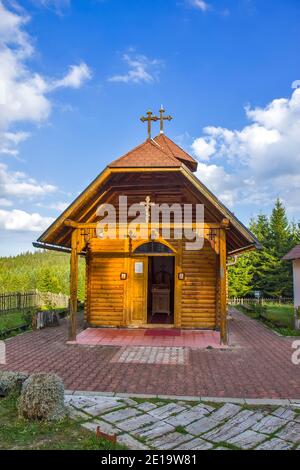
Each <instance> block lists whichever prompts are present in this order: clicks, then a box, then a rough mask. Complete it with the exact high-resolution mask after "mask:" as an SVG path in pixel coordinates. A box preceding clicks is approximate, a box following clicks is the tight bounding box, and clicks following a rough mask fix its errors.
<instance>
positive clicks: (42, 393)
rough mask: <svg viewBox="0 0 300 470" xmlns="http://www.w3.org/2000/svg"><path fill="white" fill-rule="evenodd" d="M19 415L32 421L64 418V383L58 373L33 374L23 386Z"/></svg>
mask: <svg viewBox="0 0 300 470" xmlns="http://www.w3.org/2000/svg"><path fill="white" fill-rule="evenodd" d="M18 407H19V415H20V416H21V417H23V418H25V419H29V420H32V421H58V420H60V419H62V418H64V416H65V414H66V411H65V407H64V385H63V382H62V380H61V378H60V377H58V376H57V375H56V374H45V373H38V374H33V375H31V376H30V377H29V378H28V379H27V380H26V381H25V382H24V385H23V388H22V392H21V396H20V399H19V404H18Z"/></svg>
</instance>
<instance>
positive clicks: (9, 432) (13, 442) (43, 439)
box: [0, 397, 124, 450]
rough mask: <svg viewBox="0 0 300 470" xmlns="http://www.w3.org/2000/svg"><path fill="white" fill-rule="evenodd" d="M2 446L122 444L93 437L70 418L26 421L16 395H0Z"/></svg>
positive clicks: (42, 447) (111, 447) (110, 446)
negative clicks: (21, 416)
mask: <svg viewBox="0 0 300 470" xmlns="http://www.w3.org/2000/svg"><path fill="white" fill-rule="evenodd" d="M0 449H1V450H4V449H6V450H8V449H12V450H27V449H34V450H35V449H38V450H46V449H48V450H54V449H57V450H68V449H70V450H81V449H82V450H117V449H124V447H123V446H120V445H117V444H112V443H111V442H110V441H107V440H104V439H100V438H98V437H96V435H95V434H93V433H92V432H90V431H87V430H85V429H83V428H82V427H80V425H79V423H78V422H76V421H74V420H71V419H69V418H66V419H64V420H63V421H62V422H59V423H42V422H29V421H24V420H22V419H19V418H18V412H17V406H16V399H15V398H14V397H7V398H0Z"/></svg>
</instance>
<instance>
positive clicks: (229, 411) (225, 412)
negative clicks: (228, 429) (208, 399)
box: [210, 403, 242, 422]
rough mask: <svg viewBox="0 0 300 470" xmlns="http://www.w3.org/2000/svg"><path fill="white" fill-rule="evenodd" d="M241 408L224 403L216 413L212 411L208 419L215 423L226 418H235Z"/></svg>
mask: <svg viewBox="0 0 300 470" xmlns="http://www.w3.org/2000/svg"><path fill="white" fill-rule="evenodd" d="M241 409H242V408H241V407H240V406H238V405H235V404H234V403H226V404H225V405H224V406H222V407H221V408H219V409H218V410H217V411H214V412H213V413H212V414H211V415H210V417H211V419H213V420H215V421H218V422H220V421H225V420H226V419H228V418H231V417H232V416H235V415H237V414H238V412H239V411H241Z"/></svg>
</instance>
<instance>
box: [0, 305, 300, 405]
mask: <svg viewBox="0 0 300 470" xmlns="http://www.w3.org/2000/svg"><path fill="white" fill-rule="evenodd" d="M230 335H231V344H232V345H233V347H232V348H229V349H227V350H225V351H221V350H216V349H214V350H203V349H195V348H192V349H189V354H188V361H186V363H185V364H184V365H178V364H176V365H173V364H172V365H165V364H131V363H118V362H110V361H111V359H112V358H113V356H115V355H116V353H117V352H118V351H119V350H120V347H117V346H97V345H95V346H87V345H70V344H69V345H67V344H66V342H65V340H66V324H65V323H64V324H62V325H61V326H60V327H56V328H47V329H45V330H41V331H34V332H30V333H25V334H23V335H20V336H17V337H15V338H11V339H10V340H8V341H7V364H6V366H0V367H1V368H2V369H3V368H5V369H10V370H18V371H24V372H31V373H32V372H41V371H43V372H46V371H47V372H49V371H51V372H56V373H57V374H58V375H60V376H61V377H62V379H63V380H64V383H65V387H66V388H67V389H72V390H97V391H113V392H128V393H150V394H168V395H197V396H211V397H216V396H219V397H247V398H298V399H299V398H300V365H298V366H296V365H293V364H292V362H291V355H292V352H293V349H292V347H291V344H292V339H290V338H284V337H280V336H278V335H276V334H275V333H273V332H272V331H271V330H268V329H267V328H265V327H264V326H263V325H262V324H259V323H257V322H256V321H254V320H251V319H249V318H247V317H245V316H244V315H242V314H240V313H237V312H235V313H234V314H233V319H232V320H231V321H230Z"/></svg>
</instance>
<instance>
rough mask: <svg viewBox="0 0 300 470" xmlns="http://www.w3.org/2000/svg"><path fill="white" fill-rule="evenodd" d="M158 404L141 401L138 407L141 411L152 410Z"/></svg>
mask: <svg viewBox="0 0 300 470" xmlns="http://www.w3.org/2000/svg"><path fill="white" fill-rule="evenodd" d="M156 407H157V405H155V404H154V403H150V402H144V403H141V404H140V405H138V406H137V409H138V410H140V411H150V410H154V408H156Z"/></svg>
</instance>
